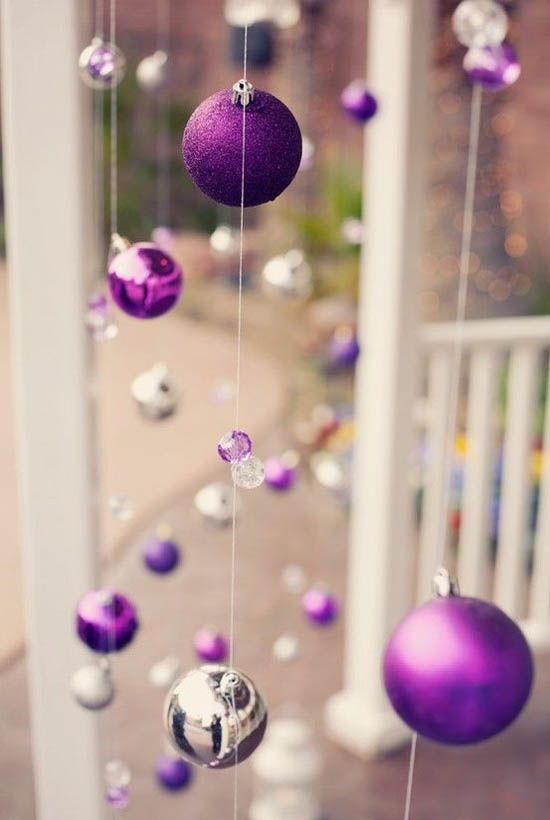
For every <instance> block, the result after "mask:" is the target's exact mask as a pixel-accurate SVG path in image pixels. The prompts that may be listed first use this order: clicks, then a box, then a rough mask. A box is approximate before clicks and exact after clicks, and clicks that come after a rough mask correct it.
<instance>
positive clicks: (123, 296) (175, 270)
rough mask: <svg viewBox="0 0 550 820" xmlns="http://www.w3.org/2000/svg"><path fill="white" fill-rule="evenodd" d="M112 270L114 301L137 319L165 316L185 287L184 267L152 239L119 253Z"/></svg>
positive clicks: (110, 283)
mask: <svg viewBox="0 0 550 820" xmlns="http://www.w3.org/2000/svg"><path fill="white" fill-rule="evenodd" d="M108 273H109V287H110V289H111V295H112V297H113V299H114V301H115V302H116V304H117V305H118V307H119V308H120V309H121V310H123V311H124V312H125V313H127V314H128V315H129V316H134V317H135V318H137V319H154V318H155V317H156V316H162V315H163V314H164V313H166V312H167V311H169V310H170V309H171V308H172V307H174V305H175V304H176V302H177V301H178V299H179V297H180V294H181V290H182V287H183V274H182V270H181V268H180V266H179V265H178V264H177V263H176V262H175V261H174V260H173V259H172V257H171V256H169V255H168V254H167V253H166V252H165V251H163V250H162V249H161V248H159V247H157V246H156V245H154V244H153V243H152V242H137V243H136V244H135V245H131V246H130V247H129V248H126V250H123V251H121V252H120V253H117V254H116V255H115V256H114V257H113V259H112V261H111V264H110V265H109V272H108Z"/></svg>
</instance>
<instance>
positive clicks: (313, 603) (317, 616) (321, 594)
mask: <svg viewBox="0 0 550 820" xmlns="http://www.w3.org/2000/svg"><path fill="white" fill-rule="evenodd" d="M302 610H303V612H304V615H305V616H306V617H307V618H308V620H309V621H311V623H313V624H316V625H317V626H328V625H329V624H331V623H332V622H333V621H334V620H335V619H336V618H337V617H338V612H339V606H338V601H337V600H336V598H335V597H334V595H332V594H331V593H330V592H328V591H327V590H325V589H322V588H320V587H313V588H312V589H309V590H308V591H307V592H306V593H305V595H304V596H303V598H302Z"/></svg>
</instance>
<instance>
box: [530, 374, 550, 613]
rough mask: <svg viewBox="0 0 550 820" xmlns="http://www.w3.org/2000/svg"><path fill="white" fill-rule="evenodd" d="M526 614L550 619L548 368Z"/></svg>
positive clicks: (549, 387) (549, 385)
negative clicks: (540, 464) (531, 573)
mask: <svg viewBox="0 0 550 820" xmlns="http://www.w3.org/2000/svg"><path fill="white" fill-rule="evenodd" d="M529 617H530V620H533V621H543V622H544V621H546V623H547V625H548V621H550V371H549V372H548V375H547V391H546V413H545V419H544V450H543V467H542V476H541V483H540V495H539V511H538V519H537V531H536V536H535V547H534V560H533V580H532V582H531V599H530V607H529Z"/></svg>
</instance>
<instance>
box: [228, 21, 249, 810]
mask: <svg viewBox="0 0 550 820" xmlns="http://www.w3.org/2000/svg"><path fill="white" fill-rule="evenodd" d="M247 54H248V25H245V27H244V43H243V76H242V78H243V80H245V81H246V78H247V77H246V73H247ZM246 102H247V101H246V99H243V100H242V101H241V105H242V112H243V115H242V151H241V207H240V230H239V280H238V296H237V361H236V374H235V427H234V429H235V430H238V429H239V418H240V399H241V346H242V319H243V316H242V314H243V260H244V192H245V171H246V109H247V105H246ZM236 580H237V484H236V482H235V481H234V482H233V518H232V526H231V580H230V607H229V668H230V669H233V668H234V661H235V586H236ZM233 720H234V721H235V727H236V731H237V736H236V741H235V743H236V745H235V763H234V769H233V820H237V813H238V807H239V779H238V769H237V767H238V763H239V721H238V716H237V711H236V705H235V693H234V692H233Z"/></svg>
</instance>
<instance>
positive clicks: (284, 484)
mask: <svg viewBox="0 0 550 820" xmlns="http://www.w3.org/2000/svg"><path fill="white" fill-rule="evenodd" d="M264 470H265V479H264V481H265V483H266V484H267V486H268V487H271V489H272V490H280V491H283V490H289V489H290V488H291V487H292V485H293V484H294V482H295V480H296V468H295V467H290V466H289V465H288V464H285V460H284V459H283V458H281V457H280V456H272V457H271V458H267V459H266V460H265V461H264Z"/></svg>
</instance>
